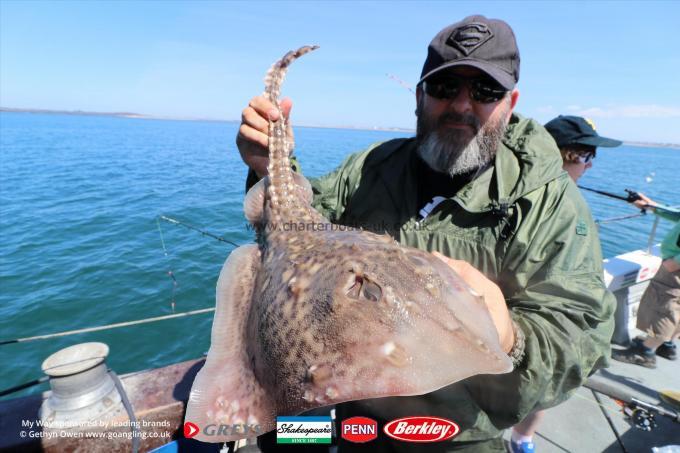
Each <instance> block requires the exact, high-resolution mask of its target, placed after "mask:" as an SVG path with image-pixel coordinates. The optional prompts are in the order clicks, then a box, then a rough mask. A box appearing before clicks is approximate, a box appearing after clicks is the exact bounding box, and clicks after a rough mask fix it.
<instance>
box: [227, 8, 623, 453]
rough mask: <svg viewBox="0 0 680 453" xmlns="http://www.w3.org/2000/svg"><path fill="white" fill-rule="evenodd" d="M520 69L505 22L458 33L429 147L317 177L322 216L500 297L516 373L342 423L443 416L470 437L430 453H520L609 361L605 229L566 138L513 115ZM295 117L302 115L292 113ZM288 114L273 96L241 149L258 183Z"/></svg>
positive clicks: (494, 309)
mask: <svg viewBox="0 0 680 453" xmlns="http://www.w3.org/2000/svg"><path fill="white" fill-rule="evenodd" d="M519 62H520V59H519V51H518V49H517V45H516V42H515V37H514V33H513V32H512V29H511V28H510V27H509V26H508V25H507V24H506V23H505V22H503V21H500V20H493V19H487V18H485V17H483V16H470V17H467V18H465V19H464V20H462V21H461V22H458V23H456V24H453V25H451V26H449V27H446V28H445V29H443V30H442V31H440V32H439V33H438V34H437V35H436V36H435V37H434V39H433V40H432V42H431V43H430V45H429V47H428V55H427V58H426V60H425V63H424V65H423V69H422V73H421V79H420V81H419V83H418V87H417V92H416V104H417V108H416V114H417V117H418V122H417V134H416V137H415V138H410V139H397V140H391V141H388V142H386V143H383V144H379V145H375V146H373V147H371V148H369V149H368V150H366V151H364V152H361V153H358V154H354V155H351V156H350V157H348V158H347V159H346V160H345V162H344V163H343V164H342V165H341V166H340V167H339V168H338V169H337V170H335V171H334V172H332V173H331V174H329V175H327V176H325V177H322V178H320V179H317V180H312V181H311V182H312V185H313V188H314V192H315V196H314V201H313V205H314V207H315V208H316V209H318V210H319V211H320V212H321V213H322V214H324V215H325V216H326V217H327V218H328V219H329V220H331V221H332V222H335V223H340V224H344V225H363V226H364V227H365V228H367V229H371V227H372V226H374V228H376V229H377V228H378V227H379V226H384V225H390V226H393V229H392V230H391V231H389V232H390V234H392V235H393V236H394V237H395V239H397V240H398V241H400V242H401V243H402V244H405V245H409V246H412V247H418V248H421V249H424V250H429V251H433V252H434V251H436V252H440V253H441V255H439V256H440V257H441V258H442V259H444V260H445V261H446V262H447V263H449V265H450V266H451V267H452V268H453V269H455V270H456V272H458V273H459V274H460V275H461V277H462V278H464V279H465V280H466V281H468V283H469V284H470V285H471V286H472V287H473V288H475V289H477V290H478V291H479V292H480V293H481V294H483V295H484V299H485V301H486V303H487V306H488V308H489V310H490V312H491V315H492V318H493V320H494V323H495V325H496V328H497V331H498V335H499V339H500V341H501V345H502V346H503V347H504V348H505V350H506V351H507V352H508V354H509V355H510V357H511V358H512V359H513V362H514V363H515V369H514V371H513V372H512V373H508V374H505V375H479V376H474V377H472V378H469V379H466V380H464V381H461V382H458V383H455V384H453V385H450V386H447V387H445V388H442V389H440V390H437V391H435V392H432V393H429V394H426V395H420V396H413V397H398V398H396V397H395V398H380V399H373V400H363V401H355V402H349V403H344V404H340V405H338V406H337V408H336V414H337V418H338V420H343V419H346V418H348V417H350V416H353V415H364V416H368V417H372V418H374V419H376V420H378V423H379V424H380V425H381V426H382V425H384V423H386V422H387V421H389V420H392V419H395V418H399V417H403V416H410V415H430V416H440V417H444V418H448V419H451V420H453V421H455V422H456V423H458V424H459V426H460V427H461V434H460V435H458V436H457V437H456V438H455V439H454V440H453V441H452V442H445V443H443V444H441V443H440V444H430V445H421V446H419V447H422V449H433V450H437V451H450V450H461V449H464V450H466V451H504V446H503V443H502V441H501V439H500V435H501V434H502V431H503V429H505V428H507V427H510V426H512V425H514V424H516V423H517V422H518V421H519V420H522V419H523V418H524V417H525V416H526V415H527V414H528V413H529V412H531V411H533V410H536V409H541V408H546V407H550V406H553V405H555V404H558V403H560V402H561V401H563V400H565V399H566V398H567V397H568V395H569V394H570V392H571V391H573V390H574V389H575V388H577V387H578V386H579V385H580V384H581V383H582V382H583V380H584V379H585V378H586V377H587V376H588V375H589V374H590V373H591V372H592V371H593V370H594V369H596V368H599V367H602V366H604V365H605V364H606V358H607V357H608V355H609V339H610V337H611V333H612V329H613V319H612V314H613V308H614V305H613V298H612V297H611V295H610V294H609V293H607V291H606V290H605V287H604V283H603V277H602V268H601V262H602V257H601V255H600V245H599V240H598V238H597V231H596V228H595V225H594V223H593V221H592V219H591V217H590V214H589V212H588V209H587V207H586V206H585V202H584V201H583V199H582V198H581V196H580V194H579V192H578V190H577V189H576V187H575V186H574V184H572V183H571V182H570V181H568V178H567V175H566V174H565V173H564V172H563V171H562V160H561V159H560V156H559V152H558V151H557V148H556V147H555V144H554V141H553V139H552V138H551V137H550V135H549V134H547V132H546V131H545V129H544V128H543V127H542V126H541V125H540V124H537V123H536V122H534V121H532V120H529V119H525V118H522V117H521V116H519V115H516V114H514V113H513V109H514V107H515V105H516V103H517V100H518V98H519V91H518V90H517V89H516V87H515V85H516V83H517V81H518V79H519ZM282 107H283V111H284V115H288V114H289V112H290V108H291V102H290V101H284V102H283V103H282ZM276 115H277V113H276V110H275V109H273V108H272V105H271V104H269V103H268V102H267V101H266V100H265V99H264V98H263V97H256V98H253V99H252V100H251V102H250V104H249V106H248V107H247V108H246V109H245V110H244V111H243V116H242V124H241V127H240V129H239V135H238V137H237V145H238V147H239V151H240V152H241V155H242V157H243V160H244V161H245V162H246V164H248V166H249V167H250V168H251V170H252V171H251V172H250V174H249V178H248V184H252V183H253V182H254V181H255V180H257V178H258V177H262V176H264V175H265V174H266V165H267V152H266V146H267V142H268V137H267V131H268V128H267V118H268V117H270V116H273V117H274V119H276ZM376 232H379V233H382V232H384V231H376ZM444 255H445V256H444ZM447 257H449V258H447ZM424 353H426V352H424ZM411 447H412V445H410V444H407V443H404V442H396V441H395V442H392V440H391V439H389V438H388V437H387V436H380V437H379V439H377V440H376V441H373V442H371V443H370V445H366V446H361V445H360V444H347V443H344V442H343V441H342V440H341V441H340V444H339V448H340V450H341V451H345V450H347V449H351V450H361V449H366V451H400V450H406V451H408V450H409V448H411Z"/></svg>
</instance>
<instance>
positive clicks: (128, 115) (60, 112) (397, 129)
mask: <svg viewBox="0 0 680 453" xmlns="http://www.w3.org/2000/svg"><path fill="white" fill-rule="evenodd" d="M0 112H13V113H43V114H51V115H81V116H111V117H118V118H132V119H144V120H164V121H210V122H216V123H237V122H238V120H226V119H215V118H199V117H169V116H154V115H144V114H141V113H133V112H86V111H82V110H50V109H22V108H12V107H0ZM298 126H300V127H309V128H317V129H349V130H362V131H386V132H409V133H415V129H407V128H400V127H374V128H370V127H357V126H318V125H303V124H299V125H298ZM623 144H624V145H627V146H636V147H639V148H672V149H680V143H654V142H636V141H624V142H623Z"/></svg>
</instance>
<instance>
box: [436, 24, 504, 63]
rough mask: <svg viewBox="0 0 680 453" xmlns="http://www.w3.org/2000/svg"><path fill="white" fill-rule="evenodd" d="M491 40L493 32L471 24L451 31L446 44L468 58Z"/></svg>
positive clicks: (482, 25) (483, 26)
mask: <svg viewBox="0 0 680 453" xmlns="http://www.w3.org/2000/svg"><path fill="white" fill-rule="evenodd" d="M491 38H493V32H492V31H491V30H490V29H489V27H488V26H486V25H485V24H480V23H478V22H473V23H471V24H466V25H464V26H462V27H460V28H457V29H455V30H453V33H451V35H450V36H449V39H447V40H446V43H447V44H448V45H449V46H452V47H455V48H456V49H458V50H460V51H461V52H462V53H463V54H464V55H465V56H468V55H470V54H471V53H472V52H474V51H475V49H477V48H478V47H479V46H481V45H482V44H484V43H485V42H487V41H488V40H489V39H491Z"/></svg>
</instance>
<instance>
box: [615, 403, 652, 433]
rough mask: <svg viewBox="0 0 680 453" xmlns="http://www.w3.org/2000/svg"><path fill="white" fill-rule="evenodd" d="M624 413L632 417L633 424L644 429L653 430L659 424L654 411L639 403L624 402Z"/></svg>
mask: <svg viewBox="0 0 680 453" xmlns="http://www.w3.org/2000/svg"><path fill="white" fill-rule="evenodd" d="M623 414H624V415H625V416H626V417H627V418H629V419H630V421H631V422H632V423H633V426H635V427H636V428H637V429H641V430H642V431H651V430H653V429H654V428H656V427H657V426H658V425H657V423H656V419H655V417H654V413H653V412H651V411H649V410H647V409H645V408H644V407H640V406H638V405H637V404H630V403H627V404H626V403H624V404H623Z"/></svg>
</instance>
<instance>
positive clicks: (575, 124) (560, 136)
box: [545, 115, 623, 148]
mask: <svg viewBox="0 0 680 453" xmlns="http://www.w3.org/2000/svg"><path fill="white" fill-rule="evenodd" d="M545 128H546V129H547V130H548V132H550V135H552V136H553V138H554V139H555V143H557V146H558V148H562V147H564V146H568V145H590V146H604V147H606V148H614V147H616V146H619V145H621V144H622V143H623V142H622V141H620V140H614V139H613V138H607V137H602V136H600V134H598V133H597V131H596V130H595V123H593V121H592V120H589V119H587V118H583V117H580V116H570V115H560V116H558V117H557V118H555V119H552V120H550V121H548V122H547V123H546V125H545Z"/></svg>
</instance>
